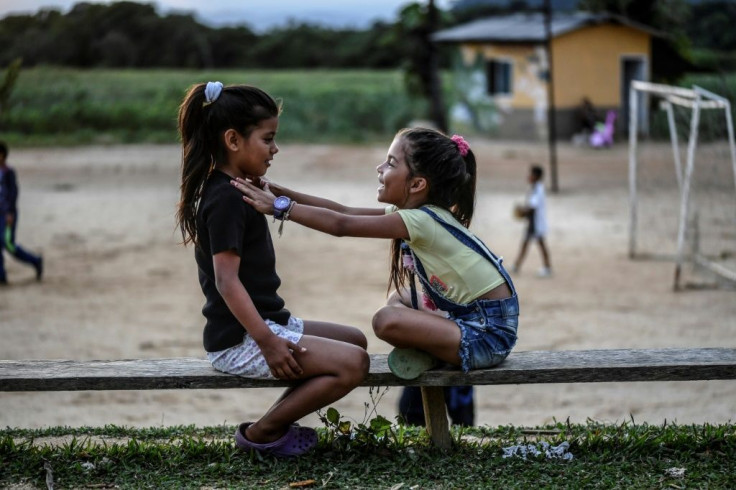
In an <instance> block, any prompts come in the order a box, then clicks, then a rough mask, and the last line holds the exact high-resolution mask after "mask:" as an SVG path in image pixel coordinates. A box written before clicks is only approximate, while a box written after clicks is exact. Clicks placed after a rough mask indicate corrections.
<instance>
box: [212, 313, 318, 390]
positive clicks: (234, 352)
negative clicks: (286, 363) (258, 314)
mask: <svg viewBox="0 0 736 490" xmlns="http://www.w3.org/2000/svg"><path fill="white" fill-rule="evenodd" d="M265 322H266V325H268V327H269V328H270V329H271V331H272V332H273V333H275V334H276V335H278V336H279V337H281V338H282V339H286V340H289V341H291V342H293V343H295V344H297V343H299V341H300V340H301V338H302V335H304V321H303V320H302V319H301V318H297V317H295V316H293V315H292V316H291V317H289V322H288V323H287V324H286V325H285V326H284V325H279V324H278V323H275V322H272V321H271V320H265ZM207 359H209V361H210V363H212V367H214V368H215V369H217V370H218V371H222V372H223V373H228V374H236V375H238V376H244V377H246V378H258V379H276V378H275V377H274V375H273V374H271V369H270V368H269V367H268V363H267V362H266V358H265V357H263V354H262V353H261V349H260V348H259V347H258V344H256V342H255V340H253V338H252V337H251V336H250V335H248V334H247V333H245V335H244V337H243V342H242V343H241V344H238V345H235V346H233V347H230V348H228V349H225V350H221V351H217V352H208V353H207Z"/></svg>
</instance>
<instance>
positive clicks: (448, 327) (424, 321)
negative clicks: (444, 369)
mask: <svg viewBox="0 0 736 490" xmlns="http://www.w3.org/2000/svg"><path fill="white" fill-rule="evenodd" d="M373 331H374V332H375V333H376V336H378V338H379V339H381V340H384V341H386V342H388V343H389V344H391V345H393V346H394V347H401V348H406V347H414V348H417V349H421V350H423V351H426V352H429V353H430V354H432V355H433V356H435V357H437V358H439V359H442V360H443V361H445V362H449V363H450V364H453V365H455V366H459V365H460V355H459V353H458V350H459V348H460V337H461V335H462V334H461V332H460V328H459V327H458V326H457V324H456V323H455V322H453V321H452V320H448V319H447V318H444V317H443V316H439V315H437V314H434V313H429V312H426V311H421V310H414V309H412V308H407V307H406V306H404V305H403V304H396V303H392V304H388V305H386V306H384V307H383V308H381V309H379V310H378V311H377V312H376V314H375V315H373Z"/></svg>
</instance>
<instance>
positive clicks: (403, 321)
mask: <svg viewBox="0 0 736 490" xmlns="http://www.w3.org/2000/svg"><path fill="white" fill-rule="evenodd" d="M377 171H378V181H379V183H380V186H379V188H378V201H379V202H382V203H385V204H388V205H389V206H388V207H387V208H384V209H381V208H378V209H364V208H353V207H347V206H343V205H341V204H339V203H336V202H333V201H330V200H327V199H323V198H320V197H316V196H310V195H307V194H303V193H300V192H296V191H294V190H291V189H287V188H285V187H283V186H280V185H277V184H276V183H273V182H268V181H266V180H264V179H253V180H243V179H238V180H234V181H232V184H233V185H235V186H236V187H237V188H238V189H240V190H241V192H243V194H245V196H244V200H245V201H246V202H247V203H248V204H250V205H251V206H253V207H254V208H256V209H257V210H259V211H261V212H262V213H266V214H274V216H275V217H276V218H277V219H281V220H283V221H285V220H291V221H295V222H297V223H299V224H301V225H304V226H307V227H309V228H313V229H315V230H319V231H322V232H325V233H329V234H331V235H335V236H353V237H370V238H389V239H392V241H393V243H392V259H391V270H390V286H389V287H391V286H393V288H394V289H395V290H394V291H393V292H392V293H391V294H390V295H389V299H388V302H387V304H386V306H384V307H382V308H381V309H379V310H378V311H377V312H376V313H375V315H374V316H373V329H374V331H375V333H376V335H377V336H378V337H379V338H380V339H382V340H384V341H386V342H388V343H390V344H391V345H393V346H394V347H396V348H395V349H394V350H393V351H392V352H391V354H390V355H389V367H390V368H391V370H392V371H393V372H394V374H396V375H397V376H399V377H402V378H407V379H411V378H414V377H417V376H419V375H420V374H421V373H422V372H424V371H425V370H427V369H430V368H432V367H433V366H434V365H435V364H436V363H437V362H438V361H444V362H447V363H449V364H452V365H455V366H459V367H461V368H462V369H463V370H464V371H468V370H470V369H477V368H486V367H490V366H493V365H496V364H498V363H500V362H501V361H503V360H504V359H505V358H506V356H508V354H509V353H510V352H511V349H512V348H513V347H514V345H515V343H516V331H517V326H518V316H519V302H518V298H517V295H516V290H515V289H514V285H513V283H512V281H511V278H510V277H509V275H508V273H507V272H506V270H505V269H504V267H503V266H502V265H501V260H500V259H499V258H498V257H496V256H495V255H494V254H493V253H492V252H491V251H490V250H489V249H488V248H487V247H486V246H485V245H484V244H483V242H481V241H480V240H479V239H478V238H477V237H475V236H474V235H473V234H472V233H470V231H468V229H467V227H468V226H469V225H470V221H471V219H472V217H473V211H474V206H475V183H476V162H475V156H474V154H473V152H472V150H471V149H470V147H469V145H468V143H467V142H466V141H465V140H464V139H463V138H462V137H461V136H457V135H455V136H453V137H452V138H450V137H447V136H446V135H444V134H442V133H440V132H438V131H435V130H431V129H423V128H416V129H404V130H401V131H399V133H398V134H397V135H396V137H395V138H394V140H393V142H392V143H391V146H390V148H389V150H388V155H387V156H386V160H385V161H384V162H383V163H381V164H380V165H379V166H378V167H377ZM282 224H283V223H282ZM414 276H416V277H417V278H418V279H419V281H420V283H421V286H422V290H423V295H422V296H423V297H422V300H421V302H420V301H419V300H418V299H417V297H416V296H417V295H416V293H415V288H414Z"/></svg>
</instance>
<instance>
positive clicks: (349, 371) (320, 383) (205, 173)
mask: <svg viewBox="0 0 736 490" xmlns="http://www.w3.org/2000/svg"><path fill="white" fill-rule="evenodd" d="M279 112H280V108H279V106H278V105H277V104H276V102H275V101H274V100H273V99H272V98H271V97H270V96H269V95H268V94H266V93H265V92H263V91H262V90H260V89H258V88H255V87H251V86H246V85H232V86H227V87H223V85H222V84H221V83H220V82H208V83H207V84H199V85H195V86H194V87H192V88H191V89H190V90H189V92H188V93H187V95H186V96H185V98H184V102H183V103H182V105H181V107H180V109H179V133H180V135H181V141H182V180H181V200H180V202H179V206H178V211H177V221H178V224H179V227H180V228H181V231H182V235H183V237H184V243H185V244H187V243H192V244H194V246H195V251H194V254H195V259H196V261H197V266H198V269H199V282H200V285H201V287H202V292H203V293H204V296H205V305H204V308H203V309H202V313H203V315H204V316H205V319H206V324H205V328H204V335H203V338H204V347H205V350H206V351H207V357H208V358H209V360H210V361H211V362H212V365H213V366H214V367H215V368H216V369H218V370H220V371H224V372H227V373H232V374H237V375H241V376H247V377H256V378H278V379H285V380H294V381H295V384H294V386H293V387H291V388H289V389H288V390H287V391H286V392H285V393H284V395H283V396H282V397H281V398H280V399H279V400H278V401H277V402H276V403H275V404H274V405H273V406H272V407H271V408H270V409H269V410H268V412H266V414H265V415H264V416H263V417H262V418H261V419H259V420H258V421H256V422H252V423H243V424H241V425H240V426H239V427H238V430H237V431H236V434H235V442H236V444H237V445H238V447H240V448H241V449H243V450H246V451H249V450H251V449H255V450H257V451H261V452H266V453H270V454H274V455H277V456H298V455H300V454H303V453H305V452H306V451H309V450H310V449H311V448H313V447H314V446H315V445H316V443H317V435H316V432H315V431H314V429H311V428H308V427H301V426H299V425H297V424H295V422H296V421H297V420H299V419H301V418H302V417H304V416H305V415H308V414H310V413H312V412H314V411H316V410H318V409H320V408H323V407H325V406H326V405H328V404H330V403H332V402H334V401H336V400H338V399H340V398H342V397H343V396H345V395H346V394H347V393H349V392H350V391H351V390H352V389H353V388H355V387H356V386H358V385H359V384H360V382H361V381H362V380H363V378H364V377H365V375H366V374H367V373H368V367H369V358H368V354H367V352H366V350H365V349H366V345H367V341H366V338H365V335H364V334H363V333H362V332H361V331H360V330H358V329H356V328H353V327H346V326H343V325H336V324H331V323H326V322H320V321H308V320H302V319H300V318H297V317H295V316H292V315H291V313H290V312H289V311H288V310H287V309H285V308H284V301H283V299H281V297H280V296H279V295H278V294H277V289H278V287H279V285H280V284H281V280H280V279H279V277H278V275H277V274H276V270H275V258H274V251H273V245H272V242H271V235H270V232H269V229H268V224H267V221H266V217H265V215H264V214H262V213H260V212H259V211H256V210H255V209H254V208H253V207H252V206H250V205H249V204H247V203H245V202H244V201H243V200H242V198H241V194H240V192H238V190H237V189H236V188H234V187H233V186H232V185H230V182H231V180H233V179H235V178H243V179H246V178H247V179H250V180H257V179H258V178H259V177H262V176H263V175H265V173H266V171H267V170H268V167H269V166H270V165H271V160H272V159H273V157H274V155H275V154H276V153H277V152H278V147H277V146H276V143H275V136H276V132H277V130H278V121H279V119H278V117H279ZM281 212H283V213H287V214H288V212H289V209H284V210H281Z"/></svg>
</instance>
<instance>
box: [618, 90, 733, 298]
mask: <svg viewBox="0 0 736 490" xmlns="http://www.w3.org/2000/svg"><path fill="white" fill-rule="evenodd" d="M642 107H652V108H653V111H652V113H651V114H650V115H649V117H646V118H643V117H642V114H647V113H648V112H647V111H641V108H642ZM629 116H630V117H629V257H631V258H632V259H654V260H670V261H673V262H674V264H675V272H674V288H675V289H676V290H677V289H681V288H683V287H701V286H711V285H730V286H736V145H735V144H734V129H733V121H732V117H731V104H730V102H729V101H728V99H726V98H724V97H721V96H720V95H717V94H714V93H712V92H709V91H707V90H705V89H702V88H700V87H697V86H695V87H693V88H692V89H690V88H683V87H673V86H668V85H660V84H653V83H648V82H642V81H634V82H632V85H631V89H630V92H629Z"/></svg>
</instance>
